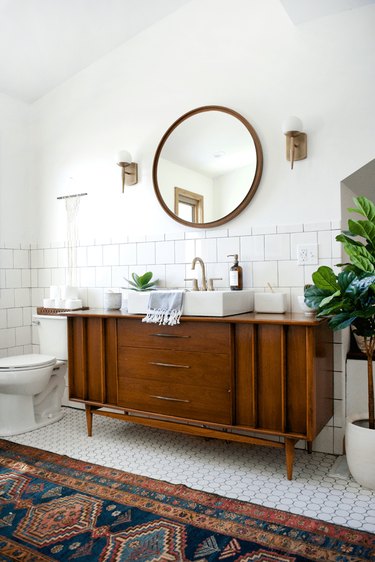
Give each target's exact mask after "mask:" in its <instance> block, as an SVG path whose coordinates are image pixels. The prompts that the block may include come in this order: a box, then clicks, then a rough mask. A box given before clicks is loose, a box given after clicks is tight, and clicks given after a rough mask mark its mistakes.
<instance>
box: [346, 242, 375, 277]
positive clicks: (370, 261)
mask: <svg viewBox="0 0 375 562" xmlns="http://www.w3.org/2000/svg"><path fill="white" fill-rule="evenodd" d="M343 244H344V248H345V251H346V253H347V254H348V256H349V257H350V259H351V261H352V263H353V264H354V265H355V266H357V267H358V268H359V269H361V270H362V271H365V272H367V273H372V272H373V271H375V256H374V255H372V254H371V253H370V252H369V251H368V250H367V249H366V248H365V247H364V246H357V245H356V246H354V245H353V244H351V243H348V242H347V241H345V242H344V243H343Z"/></svg>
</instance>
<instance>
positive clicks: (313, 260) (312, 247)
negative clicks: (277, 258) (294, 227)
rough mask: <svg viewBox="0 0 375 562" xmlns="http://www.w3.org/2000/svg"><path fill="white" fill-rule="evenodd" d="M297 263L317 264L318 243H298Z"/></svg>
mask: <svg viewBox="0 0 375 562" xmlns="http://www.w3.org/2000/svg"><path fill="white" fill-rule="evenodd" d="M297 263H298V265H317V264H318V244H298V245H297Z"/></svg>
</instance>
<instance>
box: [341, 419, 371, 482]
mask: <svg viewBox="0 0 375 562" xmlns="http://www.w3.org/2000/svg"><path fill="white" fill-rule="evenodd" d="M359 420H366V421H367V420H368V414H356V415H354V416H350V417H348V418H347V420H346V432H345V449H346V460H347V461H348V466H349V470H350V472H351V474H352V476H353V478H354V480H356V481H357V482H358V484H361V485H362V486H364V487H365V488H370V489H371V490H375V429H369V428H368V427H362V426H361V425H358V424H357V423H354V422H359ZM367 426H368V421H367Z"/></svg>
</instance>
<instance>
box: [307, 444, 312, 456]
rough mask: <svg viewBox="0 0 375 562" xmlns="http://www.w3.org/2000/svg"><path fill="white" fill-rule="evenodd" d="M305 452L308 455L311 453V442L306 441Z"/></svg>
mask: <svg viewBox="0 0 375 562" xmlns="http://www.w3.org/2000/svg"><path fill="white" fill-rule="evenodd" d="M307 452H308V453H309V455H311V453H312V441H307Z"/></svg>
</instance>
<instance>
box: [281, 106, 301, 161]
mask: <svg viewBox="0 0 375 562" xmlns="http://www.w3.org/2000/svg"><path fill="white" fill-rule="evenodd" d="M301 131H302V121H301V120H300V119H299V118H298V117H289V118H288V119H287V120H286V121H285V122H284V124H283V133H284V135H285V136H286V159H287V160H288V161H290V167H291V169H292V170H293V166H294V162H295V161H296V160H304V159H305V158H307V135H306V133H302V132H301Z"/></svg>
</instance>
